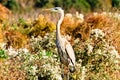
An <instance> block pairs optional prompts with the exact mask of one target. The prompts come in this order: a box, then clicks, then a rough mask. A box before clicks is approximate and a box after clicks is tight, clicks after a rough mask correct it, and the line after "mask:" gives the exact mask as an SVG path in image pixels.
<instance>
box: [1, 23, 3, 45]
mask: <svg viewBox="0 0 120 80" xmlns="http://www.w3.org/2000/svg"><path fill="white" fill-rule="evenodd" d="M2 33H3V31H2V24H1V23H0V43H2V42H3V34H2Z"/></svg>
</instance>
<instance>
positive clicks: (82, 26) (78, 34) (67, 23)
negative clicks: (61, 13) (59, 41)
mask: <svg viewBox="0 0 120 80" xmlns="http://www.w3.org/2000/svg"><path fill="white" fill-rule="evenodd" d="M90 31H91V27H90V26H89V25H88V24H87V23H86V22H82V21H81V19H80V18H77V17H73V16H72V15H70V14H69V15H66V16H65V18H64V20H63V23H62V25H61V33H62V34H68V35H71V36H72V39H75V38H79V39H80V40H82V41H85V40H87V39H88V38H89V36H90ZM71 41H73V40H71Z"/></svg>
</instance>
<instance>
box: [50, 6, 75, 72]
mask: <svg viewBox="0 0 120 80" xmlns="http://www.w3.org/2000/svg"><path fill="white" fill-rule="evenodd" d="M50 10H51V11H52V12H57V13H60V19H59V21H58V23H57V25H56V46H57V48H58V53H59V55H60V60H61V62H62V63H63V64H64V65H66V66H68V67H69V69H70V72H74V71H75V54H74V51H73V48H72V46H71V44H70V43H69V42H68V41H67V40H66V39H65V38H64V37H63V36H62V35H61V33H60V26H61V24H62V21H63V19H64V10H63V9H62V8H60V7H55V8H51V9H50Z"/></svg>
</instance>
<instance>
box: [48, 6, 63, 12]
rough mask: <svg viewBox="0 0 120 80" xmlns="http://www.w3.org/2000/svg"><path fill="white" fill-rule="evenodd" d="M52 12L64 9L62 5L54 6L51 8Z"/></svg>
mask: <svg viewBox="0 0 120 80" xmlns="http://www.w3.org/2000/svg"><path fill="white" fill-rule="evenodd" d="M50 10H51V11H52V12H58V13H59V12H61V11H63V9H62V8H61V7H54V8H51V9H50Z"/></svg>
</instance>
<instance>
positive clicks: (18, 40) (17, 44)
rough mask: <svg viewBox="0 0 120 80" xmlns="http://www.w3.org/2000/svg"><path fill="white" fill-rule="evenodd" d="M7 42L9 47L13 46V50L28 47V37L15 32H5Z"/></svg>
mask: <svg viewBox="0 0 120 80" xmlns="http://www.w3.org/2000/svg"><path fill="white" fill-rule="evenodd" d="M4 37H5V41H6V42H7V47H9V46H12V47H13V48H16V49H18V48H21V47H27V46H26V44H27V41H28V37H27V36H26V35H23V34H21V33H20V32H18V31H14V30H5V31H4Z"/></svg>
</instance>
